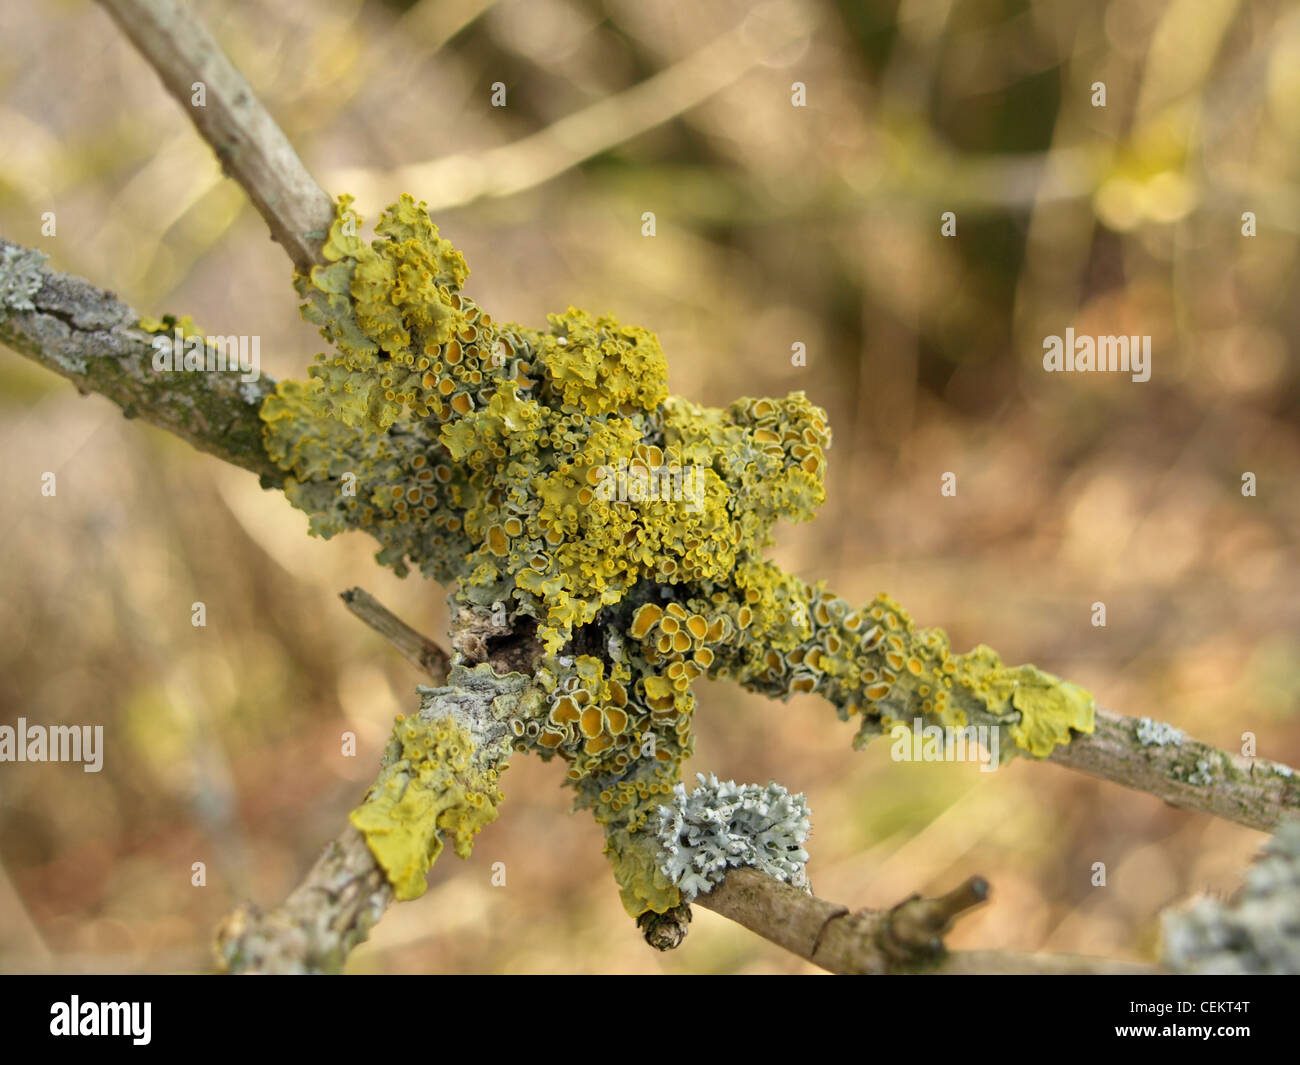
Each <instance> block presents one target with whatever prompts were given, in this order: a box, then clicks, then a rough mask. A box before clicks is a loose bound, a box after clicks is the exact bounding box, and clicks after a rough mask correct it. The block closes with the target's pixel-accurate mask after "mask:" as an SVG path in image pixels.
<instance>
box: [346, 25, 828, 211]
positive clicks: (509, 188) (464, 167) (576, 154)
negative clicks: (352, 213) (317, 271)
mask: <svg viewBox="0 0 1300 1065" xmlns="http://www.w3.org/2000/svg"><path fill="white" fill-rule="evenodd" d="M767 15H768V17H758V18H756V17H753V14H752V12H751V13H747V14H746V15H745V16H744V17H743V18H742V19H741V20H740V21H739V22H738V23H737V24H736V25H735V26H733V27H732V28H731V29H729V30H727V31H726V32H725V33H723V34H721V35H720V36H719V37H717V38H716V39H715V40H712V41H710V42H709V43H708V44H706V45H704V46H703V47H701V48H700V49H698V50H697V51H695V52H693V53H692V54H691V55H689V56H687V57H686V58H685V59H682V60H681V61H679V62H677V63H675V64H674V65H673V66H671V67H668V68H667V69H666V70H661V71H659V72H658V73H657V74H654V75H652V76H651V77H649V78H647V79H646V80H645V81H642V82H640V83H639V84H637V85H634V86H632V87H631V88H629V89H624V90H623V91H622V92H620V93H616V94H615V95H613V96H608V97H605V98H604V99H601V100H599V101H597V102H596V103H593V104H591V105H590V106H588V107H585V108H583V109H582V110H581V111H578V112H576V113H574V114H571V115H566V116H565V117H564V118H561V119H559V120H557V121H556V122H553V123H551V125H549V126H547V127H546V128H545V129H542V130H539V131H538V132H536V133H533V134H530V135H529V136H527V137H523V138H521V139H520V140H517V141H513V142H512V143H510V144H504V145H501V146H499V147H496V148H491V149H489V150H487V151H484V152H480V153H477V154H455V155H446V156H442V157H440V158H437V159H430V160H427V161H424V162H419V163H410V164H407V165H406V166H403V167H400V168H398V169H397V171H396V172H395V173H392V172H384V173H379V172H376V171H375V170H373V169H365V168H358V169H348V170H341V171H339V172H338V173H335V174H331V175H330V177H331V181H333V182H335V183H336V184H337V187H339V188H346V189H348V190H349V191H351V192H352V193H354V194H355V195H356V196H357V198H358V199H359V200H361V201H362V202H366V201H368V200H371V199H378V198H383V197H385V196H389V193H388V191H387V190H389V189H391V188H392V187H394V186H396V187H399V188H402V189H420V190H422V191H421V197H422V198H423V199H424V200H426V201H427V202H428V203H429V208H430V210H435V211H436V210H447V209H449V208H452V207H459V206H462V205H464V204H466V203H469V202H471V201H473V200H476V199H479V198H480V197H500V196H513V195H514V194H515V193H518V192H522V191H523V190H524V189H527V188H531V187H533V186H534V185H540V184H541V183H542V182H544V181H549V180H550V179H551V178H553V177H556V176H558V175H559V174H562V173H564V172H565V171H566V170H569V169H570V168H572V167H574V166H577V165H578V164H579V163H582V162H584V161H586V160H587V159H590V158H592V157H594V156H596V155H599V154H600V153H601V152H604V151H608V150H609V149H610V148H612V147H614V146H615V145H618V144H622V143H625V142H627V141H629V140H631V139H633V138H634V137H637V136H639V135H640V134H642V133H644V132H646V131H647V130H651V129H654V128H655V127H656V126H659V125H662V124H663V123H665V122H669V121H671V120H672V119H674V118H675V117H677V116H678V115H680V114H681V113H682V112H684V111H688V110H690V109H691V108H692V107H696V106H698V105H699V104H701V103H703V102H704V101H705V100H707V99H709V97H711V96H714V95H716V94H717V93H719V92H721V91H722V90H723V89H725V88H727V87H728V86H729V85H732V84H734V83H735V82H736V81H738V80H739V79H740V78H741V77H743V76H744V75H745V74H746V73H748V72H749V71H750V70H752V69H753V68H754V67H756V66H758V65H759V64H761V63H762V62H763V61H764V60H765V59H767V58H768V57H769V56H771V55H773V54H774V53H776V52H778V51H780V50H781V49H783V48H785V47H787V46H788V45H790V44H791V43H792V42H794V41H796V40H798V39H799V38H800V37H805V36H807V35H808V34H809V33H810V32H811V31H812V29H813V27H814V18H815V12H813V11H812V10H810V9H807V8H805V7H802V6H800V5H797V4H792V5H789V6H788V7H785V8H777V7H775V6H774V7H772V8H769V9H768V12H767ZM390 198H391V197H390Z"/></svg>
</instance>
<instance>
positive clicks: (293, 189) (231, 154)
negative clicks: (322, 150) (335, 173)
mask: <svg viewBox="0 0 1300 1065" xmlns="http://www.w3.org/2000/svg"><path fill="white" fill-rule="evenodd" d="M100 3H101V4H103V6H104V7H105V9H107V11H108V12H109V14H110V15H112V17H113V20H114V21H115V22H116V23H117V24H118V26H119V27H120V28H121V30H122V32H123V33H124V34H126V36H127V37H129V38H130V39H131V42H132V43H133V44H134V45H135V46H136V48H138V49H139V50H140V53H141V54H142V55H143V56H144V57H145V59H147V60H148V61H149V65H150V66H152V67H153V68H154V70H155V71H156V72H157V74H158V76H159V77H160V78H161V79H162V82H163V85H165V86H166V88H167V91H168V92H169V93H171V95H172V96H173V97H175V98H176V100H177V102H178V103H180V105H181V107H182V108H183V109H184V110H185V112H186V113H187V114H188V115H189V118H190V121H192V122H193V123H194V125H195V128H196V129H197V130H198V131H199V135H200V136H201V137H202V138H203V139H204V140H205V141H207V143H208V144H209V145H211V147H212V149H213V151H215V152H216V154H217V159H218V160H219V161H220V163H221V169H222V172H223V173H225V174H227V175H229V176H230V177H232V178H234V179H235V180H236V181H237V182H239V185H240V187H241V188H242V189H243V190H244V192H245V193H247V195H248V198H249V199H250V200H252V201H253V205H254V206H255V207H256V208H257V210H258V212H259V213H260V214H261V216H262V217H263V218H264V219H265V220H266V224H267V226H269V227H270V230H271V236H272V237H273V238H274V239H275V240H277V241H279V243H280V244H281V245H282V246H283V247H284V250H285V251H286V252H287V253H288V255H289V258H290V259H291V260H292V261H293V265H294V266H295V267H297V268H298V270H299V271H300V272H303V273H306V272H307V271H308V270H309V269H310V268H311V267H312V266H313V265H314V264H316V263H319V262H321V261H322V260H321V255H320V249H321V244H322V242H323V241H324V239H325V234H326V232H327V231H328V229H329V226H330V223H331V222H332V221H333V219H334V204H333V203H332V201H331V200H330V198H329V195H328V194H327V193H326V192H325V190H324V189H322V188H321V187H320V185H318V184H317V183H316V180H315V179H314V178H313V177H312V176H311V174H310V173H308V171H307V168H306V167H305V166H303V164H302V161H301V160H300V159H299V158H298V155H297V153H296V152H294V150H293V147H292V146H291V145H290V144H289V140H288V138H287V137H285V135H284V133H283V132H282V131H281V130H280V127H279V126H278V125H276V123H275V120H274V119H273V118H272V117H271V116H270V115H269V114H268V113H267V111H266V109H265V108H264V107H263V106H262V105H261V103H260V102H259V101H258V99H257V96H256V95H255V94H254V93H253V90H252V89H251V88H250V87H249V85H248V82H247V81H245V80H244V76H243V75H242V74H240V73H239V71H238V70H236V69H235V67H234V64H232V63H231V62H230V60H229V59H227V58H226V55H225V53H224V52H223V51H222V50H221V46H220V45H218V44H217V42H216V41H215V40H213V39H212V35H211V34H209V33H208V31H207V29H206V28H205V27H204V26H203V24H202V23H201V22H200V21H199V20H198V18H197V17H196V16H195V15H194V14H193V13H192V12H191V11H190V10H189V9H188V7H186V6H185V5H184V4H182V3H179V2H178V0H100ZM200 87H201V93H202V96H201V99H202V102H201V103H199V102H197V101H198V100H199V99H200V97H199V96H198V95H196V94H197V93H199V92H200Z"/></svg>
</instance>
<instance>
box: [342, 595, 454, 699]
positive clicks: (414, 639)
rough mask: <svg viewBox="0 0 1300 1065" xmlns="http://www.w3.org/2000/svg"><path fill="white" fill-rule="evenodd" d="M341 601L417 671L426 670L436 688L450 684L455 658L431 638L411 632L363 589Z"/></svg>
mask: <svg viewBox="0 0 1300 1065" xmlns="http://www.w3.org/2000/svg"><path fill="white" fill-rule="evenodd" d="M339 598H340V599H342V600H343V602H344V603H346V604H347V608H348V609H349V610H351V611H352V613H354V614H355V615H356V616H357V617H359V618H360V619H361V620H362V621H364V622H365V623H366V624H367V625H369V626H370V627H371V628H372V629H374V630H375V631H376V632H377V633H379V635H380V636H382V637H383V638H384V639H386V640H387V641H388V642H389V643H391V644H392V645H393V646H394V647H396V648H397V650H398V651H400V652H401V655H402V657H403V658H405V659H406V660H407V661H408V662H410V663H411V665H413V666H415V667H416V669H422V670H423V671H424V672H425V673H427V674H428V675H429V676H430V677H431V678H432V679H433V682H434V684H446V683H447V673H448V671H449V670H450V669H451V657H450V656H449V655H448V654H447V652H446V651H444V650H443V649H442V648H441V647H439V646H438V645H437V644H436V643H434V642H433V641H432V640H431V639H429V637H427V636H424V635H422V634H421V633H419V632H417V631H416V630H415V629H413V628H411V626H410V625H408V624H407V623H406V622H405V621H403V620H402V619H401V618H399V617H398V616H397V615H396V614H394V613H393V612H392V611H391V610H389V609H388V608H387V607H386V606H384V604H383V603H381V602H380V601H379V600H378V599H376V598H375V597H374V596H373V595H371V594H370V593H369V592H367V591H366V590H365V589H363V588H349V589H348V590H347V591H346V592H341V593H340V594H339Z"/></svg>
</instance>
